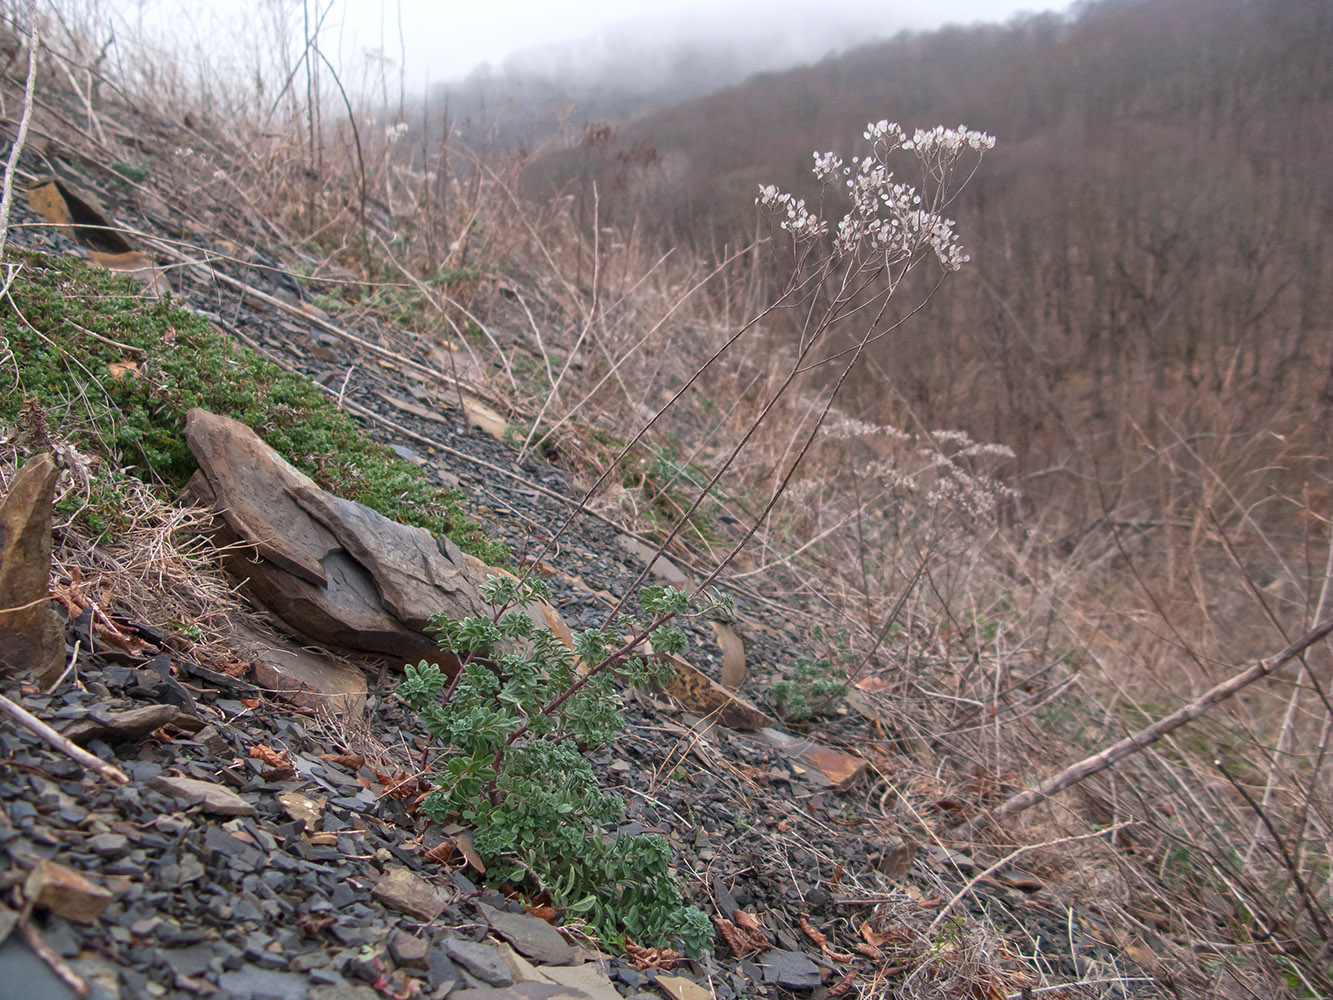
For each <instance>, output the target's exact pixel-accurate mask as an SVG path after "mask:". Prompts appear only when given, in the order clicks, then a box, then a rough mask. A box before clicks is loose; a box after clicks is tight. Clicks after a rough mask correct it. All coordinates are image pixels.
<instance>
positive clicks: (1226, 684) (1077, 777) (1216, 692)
mask: <svg viewBox="0 0 1333 1000" xmlns="http://www.w3.org/2000/svg"><path fill="white" fill-rule="evenodd" d="M1330 632H1333V616H1331V617H1328V618H1325V619H1324V620H1323V621H1321V622H1320V623H1319V624H1318V625H1316V626H1315V627H1314V628H1312V629H1311V630H1310V631H1309V632H1307V633H1305V635H1303V636H1301V637H1300V638H1299V639H1297V640H1296V641H1295V642H1294V643H1292V644H1291V645H1290V646H1288V647H1287V648H1286V649H1284V650H1282V652H1280V653H1278V654H1277V655H1276V656H1272V657H1269V658H1268V659H1266V660H1260V661H1259V662H1257V663H1255V664H1253V665H1251V666H1250V667H1248V668H1247V669H1245V670H1243V671H1241V672H1240V673H1239V674H1236V675H1235V676H1234V677H1230V678H1228V679H1227V680H1225V681H1223V682H1222V683H1221V684H1218V685H1216V686H1215V687H1212V688H1210V689H1209V690H1208V691H1206V692H1205V693H1204V694H1203V695H1202V696H1201V697H1199V698H1198V699H1196V700H1195V701H1192V702H1190V703H1189V704H1188V705H1186V706H1185V707H1184V708H1182V709H1180V710H1178V711H1176V712H1173V713H1171V714H1170V715H1168V716H1167V717H1166V718H1164V719H1159V720H1158V721H1157V722H1154V723H1153V724H1152V725H1151V726H1147V727H1146V728H1144V729H1140V730H1139V731H1138V732H1137V733H1134V734H1132V735H1130V736H1126V737H1125V738H1124V739H1123V740H1121V741H1120V742H1119V743H1116V744H1114V745H1112V746H1109V747H1107V748H1106V749H1105V750H1102V751H1100V752H1098V753H1095V754H1093V755H1092V756H1091V757H1088V758H1086V759H1084V760H1081V761H1079V762H1078V763H1077V764H1074V765H1072V766H1071V767H1067V768H1065V770H1063V771H1061V772H1060V773H1059V774H1057V775H1055V776H1054V777H1053V778H1048V779H1046V780H1045V781H1043V782H1042V783H1041V784H1040V785H1037V786H1036V787H1035V788H1029V789H1027V790H1025V791H1022V792H1019V793H1018V794H1017V795H1015V796H1013V797H1012V798H1010V799H1008V800H1007V801H1006V802H1005V803H1004V804H1003V805H1001V806H1000V807H999V808H998V809H996V810H994V811H993V812H983V813H978V814H977V815H976V816H973V817H972V819H970V820H968V822H967V823H966V830H967V832H969V833H976V832H977V831H979V830H984V829H985V828H986V827H988V826H990V825H991V824H992V823H996V822H998V821H999V820H1002V819H1004V818H1005V817H1007V816H1012V815H1014V814H1015V813H1020V812H1022V811H1023V810H1024V809H1027V808H1028V807H1029V806H1034V805H1036V804H1037V803H1038V802H1041V801H1042V800H1043V799H1048V798H1050V797H1051V796H1052V795H1055V794H1056V793H1057V792H1061V791H1064V790H1065V789H1066V788H1068V787H1069V786H1071V785H1077V784H1078V783H1079V782H1080V781H1083V780H1084V779H1085V778H1090V777H1092V775H1094V774H1097V773H1099V772H1101V771H1105V770H1106V769H1107V768H1108V767H1110V766H1111V765H1112V764H1114V763H1116V762H1117V761H1119V760H1123V759H1124V758H1126V757H1128V756H1129V755H1130V754H1133V753H1137V752H1138V751H1140V750H1142V749H1143V748H1144V747H1146V746H1149V745H1150V744H1152V743H1155V742H1157V741H1158V740H1159V739H1161V738H1162V737H1163V736H1165V735H1166V734H1167V733H1170V732H1172V731H1174V730H1176V729H1179V728H1180V727H1181V726H1183V725H1185V724H1186V723H1187V722H1193V721H1194V720H1195V719H1197V718H1198V717H1199V716H1201V715H1203V713H1204V712H1206V711H1208V709H1210V708H1212V707H1213V706H1214V705H1216V704H1217V703H1218V702H1220V701H1225V700H1226V699H1227V698H1230V697H1231V696H1232V695H1233V694H1235V693H1236V692H1237V691H1240V690H1241V689H1242V688H1245V687H1248V686H1249V685H1250V684H1253V683H1254V682H1255V681H1257V680H1259V679H1260V678H1262V677H1267V676H1268V675H1269V674H1271V673H1273V671H1275V670H1277V669H1278V668H1279V667H1281V666H1283V665H1284V664H1286V663H1288V662H1289V661H1291V660H1294V659H1295V658H1296V657H1298V656H1300V655H1301V654H1302V653H1303V652H1305V651H1306V650H1307V649H1309V648H1310V647H1311V646H1313V645H1314V644H1315V643H1317V642H1319V641H1320V640H1321V639H1323V638H1325V637H1326V636H1327V635H1328V634H1329V633H1330Z"/></svg>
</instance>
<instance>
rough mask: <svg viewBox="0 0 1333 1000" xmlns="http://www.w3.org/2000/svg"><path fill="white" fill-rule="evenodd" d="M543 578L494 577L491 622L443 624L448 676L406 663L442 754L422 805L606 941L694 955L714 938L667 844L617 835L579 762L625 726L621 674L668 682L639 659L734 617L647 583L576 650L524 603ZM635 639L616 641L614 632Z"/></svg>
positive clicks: (515, 881) (664, 670)
mask: <svg viewBox="0 0 1333 1000" xmlns="http://www.w3.org/2000/svg"><path fill="white" fill-rule="evenodd" d="M546 593H547V592H546V587H545V584H544V583H542V582H541V581H540V580H539V579H536V578H534V579H530V580H526V581H523V582H519V581H517V580H514V579H511V578H508V577H491V579H490V580H489V581H488V583H487V585H486V588H485V597H486V599H487V600H488V601H490V602H491V603H492V604H494V605H496V606H497V607H498V608H499V609H500V610H498V611H496V613H495V614H494V615H493V616H491V617H483V616H479V617H472V618H464V619H453V618H447V617H444V616H439V617H437V618H436V619H435V620H434V621H433V623H432V629H433V631H434V632H435V634H436V635H437V637H438V639H439V642H440V646H441V648H443V649H446V650H449V651H451V652H454V653H456V654H458V655H461V656H463V657H464V662H463V667H462V669H461V670H460V671H459V672H458V674H457V675H456V677H455V679H454V680H453V681H452V682H451V681H449V680H448V678H447V677H446V676H445V675H444V673H443V672H442V671H441V670H440V668H439V667H438V666H437V665H435V664H430V663H426V662H424V661H423V662H422V663H421V664H419V665H418V666H415V667H413V666H411V665H409V666H408V667H407V679H406V680H405V681H404V682H403V683H402V684H401V685H400V686H399V688H398V692H399V694H400V695H401V696H402V697H403V698H404V699H405V700H406V701H407V703H408V704H409V705H410V706H411V707H412V708H414V709H415V710H417V711H418V712H420V713H421V719H422V722H423V724H424V725H425V727H426V730H427V732H428V733H429V734H430V735H431V737H432V738H433V739H435V740H436V741H437V742H438V744H439V746H440V749H441V751H442V752H441V755H440V756H439V758H438V759H437V762H436V766H437V773H436V778H435V788H434V790H433V791H432V792H431V793H430V794H429V795H428V796H427V797H426V799H425V801H424V802H423V804H422V811H423V812H424V813H425V814H426V815H427V816H430V817H431V818H432V819H435V820H438V821H444V820H447V819H451V818H457V819H458V820H460V821H461V822H463V823H465V824H467V825H468V826H470V827H471V828H472V829H473V830H474V831H475V838H476V839H475V845H476V849H477V852H478V854H480V855H481V857H482V859H483V860H484V861H485V863H486V865H487V866H488V872H487V878H488V879H490V880H491V882H492V883H493V884H496V885H504V884H507V885H509V886H511V887H522V888H525V889H527V890H529V891H532V892H540V893H545V894H546V895H548V896H549V897H550V900H551V902H552V903H553V904H554V905H555V906H557V907H560V908H562V909H564V910H565V911H566V912H567V913H570V914H572V915H576V916H580V917H582V918H583V919H585V920H586V921H587V922H588V923H589V925H591V926H592V927H593V928H594V929H595V930H596V931H597V932H598V934H599V935H601V936H602V937H603V939H605V940H607V941H617V942H620V941H623V940H624V939H626V938H628V939H632V940H633V941H635V942H637V943H638V944H641V945H645V946H649V947H659V946H672V945H679V946H681V947H683V948H684V950H685V951H686V953H688V954H691V955H698V954H700V953H701V952H702V951H704V950H706V949H707V948H709V947H710V946H711V944H712V940H713V932H712V927H711V925H710V924H709V922H708V918H707V916H706V915H705V914H704V913H703V912H702V911H701V910H699V909H698V908H696V907H692V906H686V905H685V904H684V902H683V898H682V895H681V890H680V885H679V883H678V881H677V878H676V876H675V874H674V873H673V872H672V870H671V868H670V860H671V848H670V845H669V844H668V843H667V841H666V840H665V839H663V838H662V837H659V836H655V835H640V836H631V835H628V834H624V833H615V834H609V833H607V832H605V831H606V830H607V829H608V828H614V826H615V824H616V823H618V822H619V821H620V819H621V818H622V815H623V812H624V803H623V802H622V801H621V800H620V799H619V798H618V797H616V796H615V795H612V794H610V793H608V792H606V791H603V790H602V789H601V788H600V787H599V786H598V783H597V777H596V775H595V773H594V772H593V769H592V766H591V764H590V763H589V762H588V760H587V758H586V756H585V754H586V753H587V752H588V751H590V750H594V749H596V748H598V747H602V746H605V745H606V744H608V743H609V742H610V741H611V740H612V738H613V737H614V736H615V734H616V732H617V731H618V730H619V729H620V727H621V725H622V724H623V720H622V717H621V712H620V701H619V697H618V695H617V691H616V680H617V678H619V680H620V681H623V682H625V683H628V684H631V685H636V686H644V685H648V684H653V683H659V682H662V681H664V680H666V679H668V678H669V677H670V674H671V671H672V668H671V666H670V664H669V663H668V662H667V661H666V660H664V659H661V658H658V657H657V656H645V655H642V653H641V652H638V650H639V648H640V647H641V644H642V643H643V642H644V641H645V640H651V643H652V647H653V649H654V650H655V651H656V652H658V653H669V652H677V651H679V650H680V649H681V648H683V647H684V644H685V634H684V632H683V631H682V630H681V629H680V628H679V627H677V626H675V625H673V624H672V621H673V619H675V618H676V617H678V616H680V615H683V614H690V613H698V614H705V613H711V612H713V611H717V610H721V609H726V608H728V607H729V601H728V600H727V599H726V598H723V597H721V596H720V595H717V594H712V595H710V596H709V598H708V599H707V601H706V602H705V603H706V604H707V607H705V608H702V609H700V610H698V611H692V609H691V607H690V599H689V597H688V596H687V595H685V594H683V593H681V592H680V591H678V590H675V589H674V588H671V587H646V588H644V589H643V591H642V594H641V604H642V608H643V616H642V617H635V616H629V615H624V616H621V617H620V618H619V619H618V620H617V621H616V623H615V626H616V630H617V632H616V634H613V633H612V632H610V631H607V630H605V629H596V628H593V629H585V630H583V631H582V632H580V633H577V634H576V636H575V638H574V648H573V649H572V650H571V649H570V648H569V647H568V646H566V645H565V644H564V643H563V642H562V641H561V640H560V639H559V638H558V637H556V636H555V635H554V634H552V632H551V630H550V629H549V628H546V627H539V626H537V625H536V624H535V623H534V620H533V618H532V617H530V616H529V615H528V614H527V613H526V612H525V611H524V610H523V607H524V606H525V605H526V604H528V603H530V602H531V601H533V600H537V599H541V598H543V597H545V596H546ZM620 632H624V633H627V634H628V635H630V636H631V638H630V639H629V640H626V641H622V639H621V638H620V637H619V633H620Z"/></svg>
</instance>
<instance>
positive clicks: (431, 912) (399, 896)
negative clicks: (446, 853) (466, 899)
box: [374, 867, 452, 957]
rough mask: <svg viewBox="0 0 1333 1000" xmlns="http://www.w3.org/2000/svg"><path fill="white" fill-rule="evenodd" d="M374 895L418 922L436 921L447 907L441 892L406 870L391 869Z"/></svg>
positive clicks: (377, 886) (376, 888) (379, 883)
mask: <svg viewBox="0 0 1333 1000" xmlns="http://www.w3.org/2000/svg"><path fill="white" fill-rule="evenodd" d="M374 895H375V898H376V899H378V900H379V901H380V902H381V903H383V904H384V905H385V906H392V907H393V908H394V909H395V910H401V911H402V912H403V913H406V914H408V915H409V916H413V917H416V918H417V919H418V920H434V919H435V918H436V917H438V916H439V915H440V914H441V913H442V912H443V911H444V907H445V899H444V896H443V895H442V894H441V893H440V890H439V889H437V888H435V886H433V885H431V884H430V883H429V882H427V881H426V880H425V879H422V878H418V877H417V876H416V875H414V874H412V872H410V871H408V870H407V869H406V868H398V867H394V868H390V869H389V870H388V872H387V873H386V874H385V876H384V878H382V879H380V880H379V881H378V882H376V883H375V889H374ZM451 957H452V956H451Z"/></svg>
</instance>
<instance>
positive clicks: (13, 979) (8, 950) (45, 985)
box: [0, 937, 75, 1000]
mask: <svg viewBox="0 0 1333 1000" xmlns="http://www.w3.org/2000/svg"><path fill="white" fill-rule="evenodd" d="M0 982H5V983H22V984H23V998H24V1000H75V998H74V991H73V990H72V989H70V988H69V987H68V986H66V985H65V983H64V982H62V981H61V979H60V977H59V976H57V975H56V974H55V973H54V972H52V971H51V968H50V966H48V965H47V964H46V963H45V962H43V961H42V960H41V959H40V958H38V957H37V954H36V953H35V952H34V951H33V950H32V949H31V948H29V947H28V945H27V942H25V941H23V940H22V939H20V938H19V937H12V938H10V939H9V940H8V941H6V942H5V943H4V944H3V945H0Z"/></svg>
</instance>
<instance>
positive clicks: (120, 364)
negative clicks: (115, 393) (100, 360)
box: [106, 358, 139, 381]
mask: <svg viewBox="0 0 1333 1000" xmlns="http://www.w3.org/2000/svg"><path fill="white" fill-rule="evenodd" d="M106 367H107V370H108V371H109V372H110V373H111V378H112V381H115V380H116V379H121V378H125V377H126V376H129V377H130V378H138V377H139V363H138V362H137V361H129V360H126V359H124V358H122V359H121V360H120V361H113V362H111V364H109V365H107V366H106Z"/></svg>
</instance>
